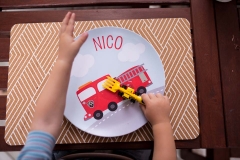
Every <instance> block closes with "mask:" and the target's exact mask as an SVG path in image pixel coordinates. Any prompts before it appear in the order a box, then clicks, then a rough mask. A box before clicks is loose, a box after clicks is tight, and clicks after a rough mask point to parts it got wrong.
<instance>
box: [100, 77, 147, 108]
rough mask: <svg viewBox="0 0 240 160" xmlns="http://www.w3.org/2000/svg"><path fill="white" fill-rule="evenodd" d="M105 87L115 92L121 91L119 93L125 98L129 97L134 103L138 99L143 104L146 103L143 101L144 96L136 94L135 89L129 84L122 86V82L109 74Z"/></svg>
mask: <svg viewBox="0 0 240 160" xmlns="http://www.w3.org/2000/svg"><path fill="white" fill-rule="evenodd" d="M103 87H104V88H106V89H108V90H109V91H111V92H113V93H115V92H117V91H119V92H118V94H119V95H120V96H121V97H123V98H124V99H129V100H130V101H131V102H133V103H134V102H135V101H137V102H139V103H141V104H144V103H143V101H142V97H141V96H139V95H136V93H135V91H134V89H132V88H130V87H127V86H121V85H120V82H119V81H117V80H116V79H114V78H112V77H109V76H107V80H106V81H105V82H104V84H103Z"/></svg>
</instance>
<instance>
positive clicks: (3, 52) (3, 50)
mask: <svg viewBox="0 0 240 160" xmlns="http://www.w3.org/2000/svg"><path fill="white" fill-rule="evenodd" d="M9 45H10V39H9V38H0V62H4V61H8V59H9Z"/></svg>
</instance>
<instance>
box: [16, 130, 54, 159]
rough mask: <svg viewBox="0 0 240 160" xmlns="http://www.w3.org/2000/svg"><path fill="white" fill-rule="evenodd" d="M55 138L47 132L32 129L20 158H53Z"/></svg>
mask: <svg viewBox="0 0 240 160" xmlns="http://www.w3.org/2000/svg"><path fill="white" fill-rule="evenodd" d="M55 142H56V140H55V138H54V137H53V136H52V135H51V134H49V133H46V132H42V131H31V132H30V133H29V134H28V137H27V141H26V143H25V146H24V147H23V149H22V150H21V152H20V154H19V156H18V158H17V159H18V160H51V159H52V150H53V147H54V146H55Z"/></svg>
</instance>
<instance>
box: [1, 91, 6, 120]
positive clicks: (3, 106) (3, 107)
mask: <svg viewBox="0 0 240 160" xmlns="http://www.w3.org/2000/svg"><path fill="white" fill-rule="evenodd" d="M6 102H7V96H3V95H0V120H5V119H6Z"/></svg>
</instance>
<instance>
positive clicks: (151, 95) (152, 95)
mask: <svg viewBox="0 0 240 160" xmlns="http://www.w3.org/2000/svg"><path fill="white" fill-rule="evenodd" d="M148 96H149V98H150V99H153V98H156V96H155V94H153V93H149V94H148Z"/></svg>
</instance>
